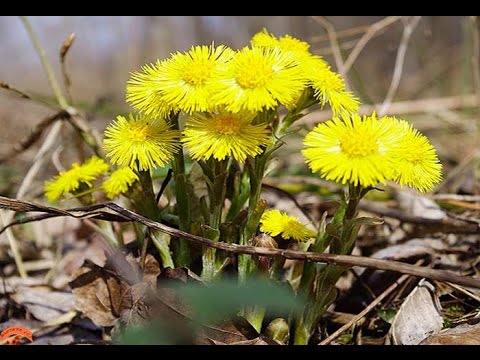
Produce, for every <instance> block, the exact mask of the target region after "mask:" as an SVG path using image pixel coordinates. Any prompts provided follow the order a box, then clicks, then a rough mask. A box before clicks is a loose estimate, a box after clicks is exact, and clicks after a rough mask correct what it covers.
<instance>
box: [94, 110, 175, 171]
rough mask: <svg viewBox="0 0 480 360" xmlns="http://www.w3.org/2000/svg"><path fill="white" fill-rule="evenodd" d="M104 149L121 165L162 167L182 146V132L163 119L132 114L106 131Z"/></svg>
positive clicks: (115, 122) (139, 168) (114, 123)
mask: <svg viewBox="0 0 480 360" xmlns="http://www.w3.org/2000/svg"><path fill="white" fill-rule="evenodd" d="M103 144H104V148H105V150H106V151H107V157H109V158H110V161H111V162H112V163H113V164H115V165H118V166H120V167H124V166H129V167H130V168H132V169H134V170H150V169H154V168H156V167H163V166H164V165H165V164H166V163H168V162H169V161H170V160H171V159H172V157H173V155H174V154H175V153H176V152H177V151H178V149H179V148H180V134H179V132H178V131H176V130H172V129H171V128H170V126H169V125H168V124H167V123H166V122H165V120H163V119H154V118H150V117H148V116H143V115H137V116H133V115H132V114H130V116H129V118H128V120H127V119H126V118H125V117H123V116H117V120H116V121H114V122H113V123H112V124H110V125H109V126H108V127H107V129H106V130H105V139H104V141H103Z"/></svg>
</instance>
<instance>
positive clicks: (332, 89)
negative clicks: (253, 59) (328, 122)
mask: <svg viewBox="0 0 480 360" xmlns="http://www.w3.org/2000/svg"><path fill="white" fill-rule="evenodd" d="M251 43H252V45H255V46H262V47H266V48H279V49H282V50H283V51H284V52H287V53H289V54H291V55H292V56H293V57H294V58H295V60H296V61H297V62H298V66H299V67H300V69H301V71H302V73H303V75H304V77H305V78H306V79H307V84H308V85H310V86H311V87H312V88H313V90H314V94H315V97H316V98H317V99H318V100H319V102H320V104H321V105H322V106H325V104H326V103H327V102H328V103H329V104H330V106H331V108H332V111H333V113H334V115H337V114H340V113H341V112H343V111H346V112H348V113H354V112H356V111H357V110H358V104H359V103H358V99H357V98H356V97H355V96H354V95H353V94H352V93H351V92H348V91H345V83H344V81H343V79H342V78H341V77H340V75H338V74H337V73H335V72H333V71H332V70H331V68H330V66H329V65H328V63H327V62H326V61H325V60H323V58H322V57H320V56H318V55H313V54H312V53H311V52H310V51H309V49H310V45H309V44H308V43H307V42H305V41H301V40H299V39H297V38H294V37H293V36H290V35H285V36H282V37H280V38H278V39H277V38H276V37H275V36H274V35H272V34H270V33H269V32H268V31H267V30H266V29H263V30H262V31H261V32H259V33H257V34H255V35H254V36H253V38H252V40H251ZM300 93H301V92H299V93H297V95H296V96H295V97H294V99H295V100H294V101H293V102H291V103H285V105H287V108H292V107H293V106H294V105H295V104H296V102H297V100H298V98H299V97H300Z"/></svg>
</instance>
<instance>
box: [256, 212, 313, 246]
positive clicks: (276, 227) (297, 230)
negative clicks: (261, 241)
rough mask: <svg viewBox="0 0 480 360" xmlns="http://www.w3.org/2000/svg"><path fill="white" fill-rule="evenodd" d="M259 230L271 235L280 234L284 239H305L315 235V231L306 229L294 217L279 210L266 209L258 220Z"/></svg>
mask: <svg viewBox="0 0 480 360" xmlns="http://www.w3.org/2000/svg"><path fill="white" fill-rule="evenodd" d="M260 223H261V226H260V231H262V232H264V233H267V234H270V235H272V236H277V235H280V236H281V237H282V238H284V239H291V238H293V239H294V240H297V241H307V240H308V239H309V238H312V237H315V236H316V235H317V234H316V233H315V231H313V230H310V229H307V228H306V227H305V225H304V224H302V223H301V222H300V221H299V220H298V219H297V218H296V217H293V216H289V215H287V214H285V213H282V212H280V211H279V210H276V209H275V210H267V211H265V212H264V213H263V215H262V218H261V220H260Z"/></svg>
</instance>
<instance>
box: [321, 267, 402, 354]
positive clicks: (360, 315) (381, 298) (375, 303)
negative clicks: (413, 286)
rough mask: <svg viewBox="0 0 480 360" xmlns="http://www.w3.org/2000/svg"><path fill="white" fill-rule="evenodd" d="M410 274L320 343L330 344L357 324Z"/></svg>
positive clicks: (396, 282) (400, 279)
mask: <svg viewBox="0 0 480 360" xmlns="http://www.w3.org/2000/svg"><path fill="white" fill-rule="evenodd" d="M409 277H410V275H402V276H401V277H400V278H399V279H398V280H397V281H395V282H394V283H393V284H392V285H390V286H389V287H388V288H387V289H386V290H385V291H384V292H383V293H381V294H380V295H379V296H378V297H377V298H376V299H375V300H373V301H372V302H371V303H370V304H369V305H368V306H367V307H366V308H365V309H363V310H362V311H361V312H360V313H359V314H358V315H356V316H355V317H354V318H353V319H352V320H350V321H349V322H348V323H346V324H345V325H343V326H342V327H340V328H339V329H338V330H337V331H335V332H334V333H333V334H331V335H330V336H329V337H327V338H326V339H324V340H322V341H321V342H320V343H319V344H318V345H328V344H330V343H331V342H332V341H333V340H335V339H336V338H337V337H338V336H339V335H341V334H342V333H343V332H345V331H347V330H348V329H350V328H351V327H352V326H353V325H355V324H356V323H357V322H358V321H359V320H360V319H362V318H363V317H364V316H365V315H367V314H368V313H369V312H370V311H372V310H373V309H374V308H375V306H377V305H378V304H379V303H380V302H381V301H382V300H383V299H385V298H386V297H387V296H388V295H390V293H392V292H393V291H394V290H395V289H396V288H397V287H398V286H399V285H401V284H402V283H403V282H404V281H405V280H407V279H408V278H409Z"/></svg>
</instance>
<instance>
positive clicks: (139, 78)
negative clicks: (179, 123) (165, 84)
mask: <svg viewBox="0 0 480 360" xmlns="http://www.w3.org/2000/svg"><path fill="white" fill-rule="evenodd" d="M164 62H165V61H163V62H160V60H157V63H156V64H155V65H154V64H150V65H145V66H142V71H141V72H135V73H132V75H131V77H130V79H129V80H128V82H127V93H126V100H127V102H128V103H129V104H130V105H132V106H133V108H134V109H136V110H138V111H140V112H142V113H144V114H146V115H151V116H152V117H160V118H166V117H168V116H169V114H170V113H171V112H178V111H179V109H178V105H177V104H173V103H167V101H166V100H165V98H164V97H163V95H162V93H161V88H162V87H161V84H162V81H163V72H162V69H163V63H164Z"/></svg>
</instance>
